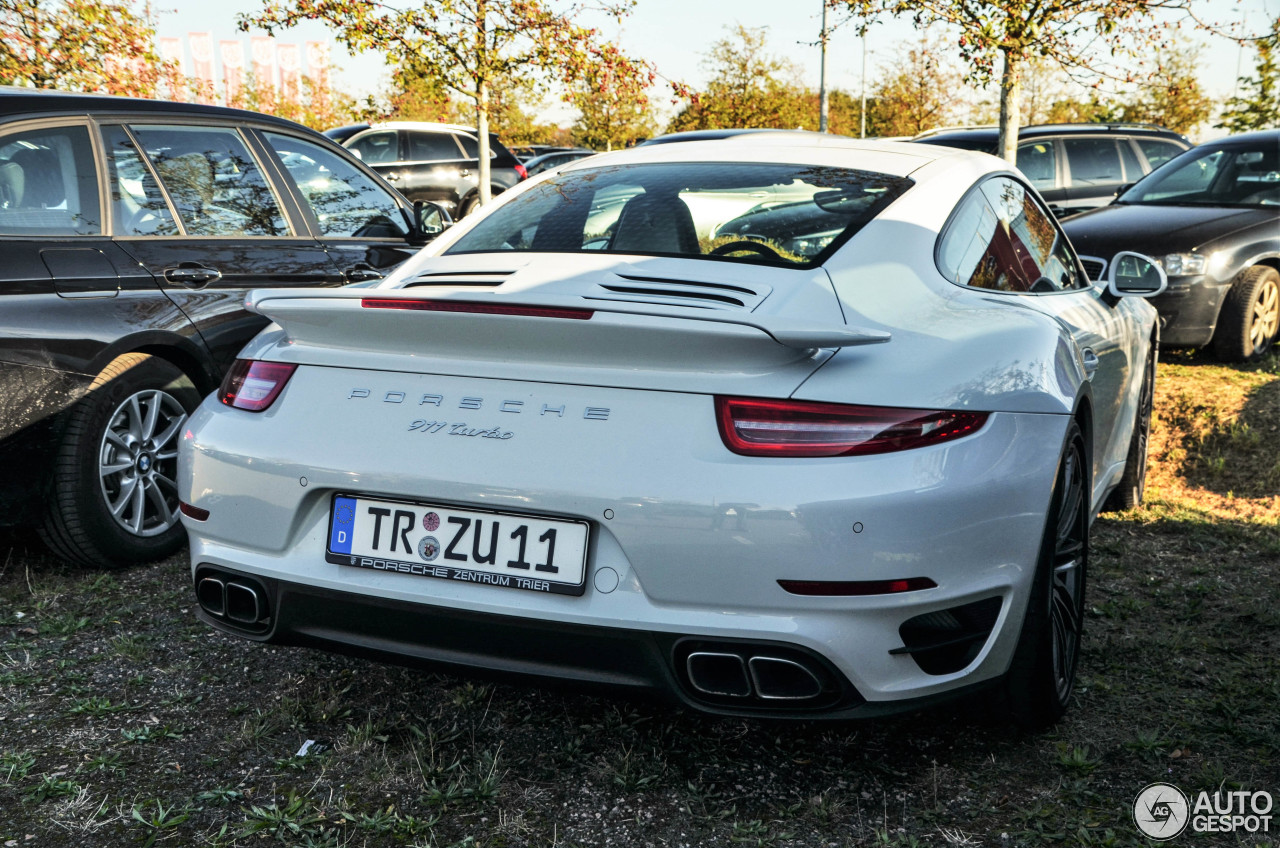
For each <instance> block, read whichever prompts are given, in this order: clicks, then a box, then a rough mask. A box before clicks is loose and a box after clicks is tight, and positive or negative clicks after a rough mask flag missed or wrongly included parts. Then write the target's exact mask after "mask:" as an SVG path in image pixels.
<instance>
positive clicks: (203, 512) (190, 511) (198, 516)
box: [178, 501, 209, 521]
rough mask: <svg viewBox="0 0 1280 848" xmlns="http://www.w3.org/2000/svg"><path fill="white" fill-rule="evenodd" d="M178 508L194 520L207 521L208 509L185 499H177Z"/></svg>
mask: <svg viewBox="0 0 1280 848" xmlns="http://www.w3.org/2000/svg"><path fill="white" fill-rule="evenodd" d="M178 509H179V510H181V511H182V514H183V515H185V516H187V517H188V518H194V519H195V520H196V521H208V520H209V510H207V509H201V508H200V507H198V506H192V505H191V504H189V503H187V502H186V501H178Z"/></svg>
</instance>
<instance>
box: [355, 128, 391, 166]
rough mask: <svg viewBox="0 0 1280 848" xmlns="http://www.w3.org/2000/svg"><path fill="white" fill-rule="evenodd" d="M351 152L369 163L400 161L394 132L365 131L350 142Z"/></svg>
mask: <svg viewBox="0 0 1280 848" xmlns="http://www.w3.org/2000/svg"><path fill="white" fill-rule="evenodd" d="M351 152H353V153H355V154H356V155H357V156H359V157H360V159H361V161H363V162H367V163H368V164H370V165H385V164H387V163H388V162H399V161H400V141H399V139H398V138H397V137H396V134H395V133H394V132H376V133H366V134H365V135H362V136H360V138H358V139H356V140H355V141H354V142H352V143H351Z"/></svg>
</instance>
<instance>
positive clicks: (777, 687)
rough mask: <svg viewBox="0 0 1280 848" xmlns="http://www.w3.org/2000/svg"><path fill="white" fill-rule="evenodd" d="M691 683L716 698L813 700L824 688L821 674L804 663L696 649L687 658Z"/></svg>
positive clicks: (761, 655) (766, 656)
mask: <svg viewBox="0 0 1280 848" xmlns="http://www.w3.org/2000/svg"><path fill="white" fill-rule="evenodd" d="M685 671H686V672H687V674H688V676H689V684H690V685H691V686H692V687H693V688H694V689H695V690H697V691H698V692H700V693H702V694H703V695H710V696H712V697H716V698H750V697H752V696H754V697H756V698H759V699H761V700H764V701H810V700H813V699H815V698H818V697H820V696H821V695H822V694H823V693H824V691H825V687H824V686H823V683H822V678H821V676H820V673H819V672H818V671H816V670H815V669H813V668H811V667H809V666H808V665H806V664H805V663H803V662H799V661H797V660H794V659H788V658H785V657H779V656H770V655H767V654H763V653H762V654H755V653H753V652H748V653H747V654H746V656H744V655H742V654H737V653H728V652H721V651H694V652H692V653H690V654H689V656H688V657H687V658H686V660H685Z"/></svg>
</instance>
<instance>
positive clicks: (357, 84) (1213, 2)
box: [153, 0, 1280, 123]
mask: <svg viewBox="0 0 1280 848" xmlns="http://www.w3.org/2000/svg"><path fill="white" fill-rule="evenodd" d="M161 6H163V7H167V8H168V9H169V11H163V10H161V9H160V8H159V7H161ZM806 6H809V7H812V8H811V9H808V10H806V9H805V8H804V7H806ZM261 7H262V3H261V0H219V2H209V0H167V2H161V3H156V4H155V5H154V6H153V8H156V9H157V11H158V15H157V20H156V28H157V31H158V34H159V35H160V36H170V37H177V36H181V37H184V41H185V36H186V35H187V33H190V32H211V33H213V37H214V39H215V40H220V39H236V38H239V39H241V40H243V41H244V42H245V44H246V53H247V52H248V49H247V46H248V38H249V36H250V34H249V33H241V32H239V30H238V29H237V28H236V16H237V15H238V14H240V13H252V12H255V11H257V10H258V9H260V8H261ZM1199 9H1200V10H1201V11H1202V12H1203V13H1204V14H1205V15H1207V16H1209V17H1212V18H1214V19H1215V20H1229V21H1235V20H1243V21H1244V23H1245V25H1246V26H1247V27H1249V28H1251V29H1253V30H1254V31H1257V32H1260V31H1263V30H1264V28H1265V27H1266V25H1267V24H1268V22H1270V21H1274V20H1275V19H1276V16H1277V14H1280V0H1200V3H1199ZM821 10H822V3H821V0H639V2H638V3H637V4H636V7H635V9H634V11H633V12H632V14H631V15H630V16H629V17H628V18H626V19H624V21H623V23H622V27H621V29H619V28H618V26H617V25H616V24H615V23H613V21H612V20H611V19H608V18H601V19H598V20H590V19H588V20H586V21H584V22H585V23H588V24H590V25H593V26H599V27H600V28H601V30H602V32H603V33H604V34H606V35H607V36H609V37H611V38H615V39H616V40H617V41H618V42H619V44H620V45H621V47H622V49H623V50H625V51H627V52H628V53H632V54H634V55H637V56H640V57H643V58H646V59H648V60H649V61H651V62H653V63H654V64H655V65H656V66H657V68H658V72H659V74H660V75H661V76H663V77H666V78H668V79H674V80H682V81H684V82H688V83H691V84H693V85H694V86H695V87H697V86H698V85H700V84H701V83H703V82H705V81H706V77H707V74H706V72H705V69H704V68H703V67H702V61H703V57H704V55H705V53H706V52H707V51H708V50H709V49H710V47H711V44H712V43H713V42H714V41H716V40H717V39H719V38H722V37H723V36H724V35H726V34H727V33H728V31H729V28H731V27H734V26H735V25H737V24H742V25H744V26H747V27H764V28H765V29H766V32H767V37H768V49H769V51H770V52H771V53H774V54H776V55H780V56H785V57H787V58H789V59H791V60H792V61H793V62H795V63H796V64H797V65H798V66H799V67H800V68H801V69H802V72H803V78H804V81H805V82H806V83H807V84H808V85H810V86H811V87H813V88H814V89H816V88H817V87H818V77H819V50H818V48H817V46H816V45H815V42H816V41H817V38H818V32H819V30H820V28H821ZM835 21H836V16H835V14H834V13H832V14H831V19H830V22H831V23H832V24H834V23H835ZM256 34H258V35H261V34H262V33H261V32H256ZM277 38H278V40H279V41H280V42H282V43H290V42H294V43H299V44H300V43H302V42H304V41H308V40H328V41H330V42H331V43H332V42H333V39H332V37H331V36H330V35H329V32H328V30H326V29H325V28H324V27H323V26H321V25H319V24H305V25H302V26H299V27H296V28H294V29H293V30H287V31H285V32H283V33H281V34H280V35H278V36H277ZM915 38H916V36H915V33H914V30H913V28H912V26H911V24H910V22H909V21H905V20H897V21H890V22H887V23H883V24H877V25H875V26H873V27H872V29H871V30H870V32H869V33H868V36H867V40H866V47H867V55H866V76H867V78H868V81H869V82H870V81H874V80H875V78H876V76H877V74H878V72H879V71H880V70H881V69H882V68H883V67H885V66H887V65H889V64H890V63H892V62H893V60H894V59H895V57H896V55H897V51H898V50H899V48H900V47H901V45H902V44H903V43H905V42H909V41H912V40H914V39H915ZM1195 38H1196V40H1197V41H1200V42H1202V43H1203V44H1204V47H1203V52H1202V53H1201V57H1200V66H1201V69H1202V74H1203V76H1202V83H1203V85H1204V86H1205V88H1206V89H1207V91H1208V93H1209V94H1210V95H1211V96H1213V97H1214V98H1216V99H1222V98H1224V97H1227V96H1230V95H1231V94H1232V93H1233V90H1234V86H1235V82H1236V77H1237V75H1238V73H1237V69H1238V72H1239V74H1243V75H1245V76H1248V75H1249V74H1251V73H1252V71H1253V54H1252V52H1251V51H1249V50H1248V49H1246V50H1244V51H1243V52H1242V51H1241V50H1240V49H1239V47H1238V46H1237V45H1236V44H1235V43H1234V42H1232V41H1230V40H1228V39H1225V38H1221V37H1213V36H1206V35H1202V34H1196V36H1195ZM184 46H185V45H184ZM332 51H333V52H332V55H333V61H334V63H335V64H336V65H337V66H339V68H340V71H339V72H338V73H336V74H335V76H334V81H335V84H336V85H337V86H338V87H339V88H341V89H342V90H344V91H346V92H348V93H350V94H354V95H356V96H360V97H362V96H364V95H366V94H375V93H377V91H378V90H379V89H380V88H381V87H382V86H383V85H385V83H386V80H387V72H386V69H385V65H384V63H383V61H382V58H381V57H380V56H378V55H376V54H372V53H366V54H362V55H359V56H349V55H347V54H346V53H345V51H344V50H343V49H342V48H341V47H339V46H338V45H337V44H336V43H334V44H333V48H332ZM186 61H187V63H188V65H187V70H188V72H189V73H190V71H191V68H190V64H189V63H190V51H189V48H188V49H187V58H186ZM862 62H863V50H862V41H861V39H859V38H858V37H857V35H856V34H855V33H854V31H853V27H852V26H851V25H846V26H844V27H841V28H838V29H836V30H835V32H834V33H833V34H832V36H831V38H830V40H829V42H828V49H827V78H828V86H829V87H831V88H841V89H844V90H846V91H849V92H852V93H855V94H856V93H857V92H858V91H859V87H860V85H861V80H862ZM992 96H994V89H993V95H992ZM546 117H549V118H552V119H556V120H558V121H562V122H564V123H568V122H569V121H571V120H572V115H571V114H569V113H564V112H563V110H559V111H557V110H553V111H552V112H551V113H549V114H548V115H546Z"/></svg>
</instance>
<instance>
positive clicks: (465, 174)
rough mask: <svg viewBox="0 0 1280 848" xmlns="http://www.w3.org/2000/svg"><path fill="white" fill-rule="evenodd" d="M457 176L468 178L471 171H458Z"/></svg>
mask: <svg viewBox="0 0 1280 848" xmlns="http://www.w3.org/2000/svg"><path fill="white" fill-rule="evenodd" d="M458 175H459V176H463V177H469V176H471V169H470V168H463V169H462V170H461V171H459V172H458Z"/></svg>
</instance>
